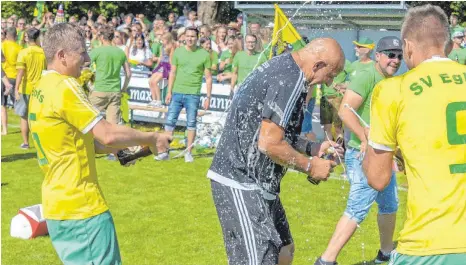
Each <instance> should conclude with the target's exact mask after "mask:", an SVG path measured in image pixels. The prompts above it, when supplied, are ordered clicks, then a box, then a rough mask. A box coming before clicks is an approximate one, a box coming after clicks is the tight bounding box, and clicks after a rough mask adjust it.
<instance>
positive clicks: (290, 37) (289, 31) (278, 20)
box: [269, 4, 306, 58]
mask: <svg viewBox="0 0 466 265" xmlns="http://www.w3.org/2000/svg"><path fill="white" fill-rule="evenodd" d="M274 6H275V21H274V26H273V34H272V44H271V46H272V49H270V54H269V58H272V57H273V56H274V55H279V54H281V53H282V52H283V51H285V49H289V50H293V51H296V50H299V49H301V48H302V47H304V46H305V45H306V43H305V42H304V41H303V39H302V38H301V35H299V33H298V32H297V31H296V29H295V27H294V26H293V24H291V22H290V21H289V20H288V18H287V17H286V15H285V14H284V13H283V11H282V10H281V8H280V7H279V6H278V5H277V4H275V5H274Z"/></svg>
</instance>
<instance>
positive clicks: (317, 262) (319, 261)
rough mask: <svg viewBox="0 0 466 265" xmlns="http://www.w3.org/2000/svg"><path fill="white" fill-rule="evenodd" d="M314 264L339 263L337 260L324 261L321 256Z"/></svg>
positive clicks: (335, 264) (328, 264) (334, 264)
mask: <svg viewBox="0 0 466 265" xmlns="http://www.w3.org/2000/svg"><path fill="white" fill-rule="evenodd" d="M314 265H338V263H337V262H336V261H334V262H331V261H323V260H322V259H320V257H319V258H318V259H317V260H316V262H314Z"/></svg>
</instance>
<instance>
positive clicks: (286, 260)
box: [278, 243, 294, 265]
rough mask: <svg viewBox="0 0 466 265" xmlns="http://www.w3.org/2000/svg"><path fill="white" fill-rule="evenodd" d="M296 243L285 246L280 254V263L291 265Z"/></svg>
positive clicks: (281, 264) (279, 264) (280, 264)
mask: <svg viewBox="0 0 466 265" xmlns="http://www.w3.org/2000/svg"><path fill="white" fill-rule="evenodd" d="M293 255H294V244H293V243H291V244H289V245H286V246H283V247H282V248H281V249H280V254H279V255H278V265H291V263H292V262H293Z"/></svg>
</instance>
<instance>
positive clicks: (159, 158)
mask: <svg viewBox="0 0 466 265" xmlns="http://www.w3.org/2000/svg"><path fill="white" fill-rule="evenodd" d="M154 159H155V160H157V161H164V160H168V159H170V155H169V154H168V153H167V152H165V153H160V154H158V155H156V156H154Z"/></svg>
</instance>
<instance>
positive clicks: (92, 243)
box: [47, 211, 121, 265]
mask: <svg viewBox="0 0 466 265" xmlns="http://www.w3.org/2000/svg"><path fill="white" fill-rule="evenodd" d="M47 227H48V230H49V235H50V238H51V239H52V245H53V247H54V248H55V250H56V251H57V254H58V257H59V258H60V260H61V261H62V262H63V263H64V264H65V265H68V264H69V265H79V264H96V265H97V264H100V265H110V264H111V265H115V264H121V257H120V248H119V247H118V240H117V237H116V231H115V225H114V224H113V218H112V215H111V214H110V212H109V211H106V212H103V213H101V214H99V215H96V216H93V217H90V218H87V219H82V220H62V221H61V220H49V219H47Z"/></svg>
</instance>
